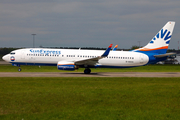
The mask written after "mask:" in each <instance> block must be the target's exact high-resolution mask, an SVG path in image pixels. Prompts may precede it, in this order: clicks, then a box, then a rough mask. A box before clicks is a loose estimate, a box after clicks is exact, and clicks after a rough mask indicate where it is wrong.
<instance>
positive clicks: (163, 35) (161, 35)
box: [150, 29, 171, 44]
mask: <svg viewBox="0 0 180 120" xmlns="http://www.w3.org/2000/svg"><path fill="white" fill-rule="evenodd" d="M166 33H167V30H165V31H164V30H163V29H162V30H161V31H160V32H159V33H158V34H157V35H156V36H155V37H154V38H153V39H152V40H151V41H150V43H154V41H155V40H156V39H164V41H166V44H169V42H170V40H169V39H170V38H171V35H170V33H171V32H170V31H169V32H168V33H167V34H166Z"/></svg>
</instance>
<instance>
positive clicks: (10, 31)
mask: <svg viewBox="0 0 180 120" xmlns="http://www.w3.org/2000/svg"><path fill="white" fill-rule="evenodd" d="M179 6H180V0H0V16H1V17H0V47H14V48H16V47H18V48H20V47H27V48H29V47H33V36H32V34H36V35H35V47H39V46H43V47H103V48H106V47H108V46H109V44H113V45H114V46H115V45H116V44H118V45H119V47H118V48H119V49H129V48H131V47H132V46H139V45H140V46H145V45H146V44H147V43H148V42H149V41H150V40H151V39H152V38H153V37H154V36H155V35H156V34H157V32H159V30H160V29H161V28H162V27H163V26H164V25H165V24H166V23H167V22H168V21H175V22H176V26H175V29H174V32H173V36H172V39H171V43H170V45H169V48H170V49H178V46H179V44H178V41H179V40H180V39H179V35H180V7H179Z"/></svg>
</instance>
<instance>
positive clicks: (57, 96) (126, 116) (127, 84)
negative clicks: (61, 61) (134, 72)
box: [0, 78, 180, 120]
mask: <svg viewBox="0 0 180 120" xmlns="http://www.w3.org/2000/svg"><path fill="white" fill-rule="evenodd" d="M179 88H180V80H179V78H171V79H169V78H111V79H109V78H1V79H0V119H1V120H12V119H13V120H22V119H23V120H59V119H64V120H66V119H72V120H81V119H83V120H84V119H86V120H88V119H89V120H97V119H98V120H111V119H112V120H115V119H117V120H118V119H119V120H139V119H144V120H152V119H153V120H166V119H168V120H179V119H180V114H179V112H180V102H179V101H180V89H179Z"/></svg>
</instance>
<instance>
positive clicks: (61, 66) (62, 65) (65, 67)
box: [57, 61, 78, 70]
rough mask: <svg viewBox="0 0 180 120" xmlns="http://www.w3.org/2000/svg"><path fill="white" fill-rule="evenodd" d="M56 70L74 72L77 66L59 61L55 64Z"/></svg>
mask: <svg viewBox="0 0 180 120" xmlns="http://www.w3.org/2000/svg"><path fill="white" fill-rule="evenodd" d="M57 68H58V70H75V69H78V66H76V65H74V63H73V62H67V61H59V62H58V64H57Z"/></svg>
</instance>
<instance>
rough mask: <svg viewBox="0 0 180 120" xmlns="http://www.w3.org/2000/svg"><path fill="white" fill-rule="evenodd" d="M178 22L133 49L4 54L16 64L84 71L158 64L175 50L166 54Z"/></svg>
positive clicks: (46, 50)
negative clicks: (141, 45)
mask: <svg viewBox="0 0 180 120" xmlns="http://www.w3.org/2000/svg"><path fill="white" fill-rule="evenodd" d="M174 26H175V22H174V21H169V22H167V23H166V24H165V26H164V27H163V28H162V29H161V30H160V31H159V32H158V33H157V34H156V35H155V36H154V37H153V39H152V40H151V41H150V42H149V43H148V44H147V45H146V46H144V47H142V48H138V49H135V50H131V51H111V47H112V44H110V46H109V47H108V48H107V49H106V50H81V49H79V50H76V49H47V48H25V49H18V50H14V51H12V52H10V53H9V54H7V55H5V56H3V57H2V59H3V60H5V61H6V62H9V63H11V64H12V65H13V66H18V67H19V69H18V71H21V68H20V66H21V65H39V66H41V65H47V66H57V69H59V70H72V71H73V70H76V69H78V68H85V70H84V73H85V74H89V73H91V68H130V67H138V66H144V65H148V64H155V63H157V62H159V61H163V60H166V59H167V57H168V56H170V55H173V54H175V53H166V52H167V49H168V46H169V43H170V39H171V37H172V33H173V30H174Z"/></svg>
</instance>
